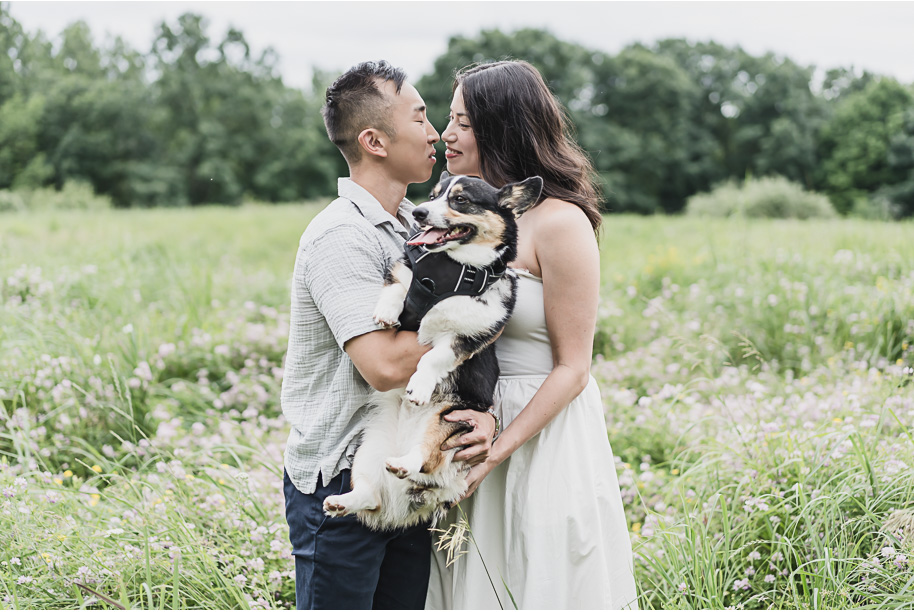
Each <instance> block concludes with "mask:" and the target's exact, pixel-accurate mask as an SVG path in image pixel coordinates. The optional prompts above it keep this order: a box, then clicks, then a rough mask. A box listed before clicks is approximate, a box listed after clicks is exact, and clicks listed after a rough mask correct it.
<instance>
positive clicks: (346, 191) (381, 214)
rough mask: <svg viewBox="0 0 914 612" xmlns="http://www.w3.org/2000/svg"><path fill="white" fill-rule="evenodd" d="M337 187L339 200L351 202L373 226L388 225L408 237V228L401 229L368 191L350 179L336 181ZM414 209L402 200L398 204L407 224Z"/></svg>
mask: <svg viewBox="0 0 914 612" xmlns="http://www.w3.org/2000/svg"><path fill="white" fill-rule="evenodd" d="M337 187H338V190H339V195H340V197H341V198H346V199H347V200H349V201H350V202H352V203H353V204H354V205H355V207H356V208H358V209H359V212H360V213H362V216H363V217H365V218H366V219H368V221H370V222H371V223H372V224H373V225H376V226H377V225H381V224H383V223H390V224H391V227H393V229H394V231H395V232H397V233H398V234H400V235H401V236H403V237H404V238H406V237H407V236H408V233H409V230H408V228H405V227H403V224H402V223H400V221H399V220H398V219H396V218H394V216H393V215H391V214H390V213H389V212H387V211H386V210H384V207H383V206H381V203H380V202H378V200H377V199H376V198H375V197H374V196H373V195H371V194H370V193H368V191H367V190H366V189H365V188H364V187H362V186H361V185H359V184H358V183H356V182H355V181H353V180H352V179H351V178H348V177H346V178H340V179H339V180H338V181H337ZM415 207H416V205H415V204H413V203H412V202H410V201H409V200H407V199H406V198H403V200H402V201H401V202H400V207H399V213H400V215H401V216H402V217H403V218H404V219H406V222H407V223H408V224H412V221H413V209H414V208H415Z"/></svg>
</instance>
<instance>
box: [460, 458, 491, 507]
mask: <svg viewBox="0 0 914 612" xmlns="http://www.w3.org/2000/svg"><path fill="white" fill-rule="evenodd" d="M494 467H495V464H494V463H492V462H490V461H483V462H482V463H478V464H476V465H475V466H473V467H472V468H470V473H469V474H467V492H466V493H464V494H463V497H461V498H460V499H459V500H457V501H458V502H462V501H463V500H465V499H466V498H468V497H469V496H470V495H472V494H473V492H474V491H476V488H477V487H478V486H479V484H480V483H481V482H482V481H483V480H484V479H485V477H486V476H488V475H489V472H491V471H492V469H493V468H494Z"/></svg>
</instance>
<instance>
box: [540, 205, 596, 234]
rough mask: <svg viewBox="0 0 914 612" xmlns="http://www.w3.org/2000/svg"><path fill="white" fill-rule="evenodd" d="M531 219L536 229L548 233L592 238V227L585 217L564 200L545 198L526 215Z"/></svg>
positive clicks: (577, 208) (579, 208) (579, 210)
mask: <svg viewBox="0 0 914 612" xmlns="http://www.w3.org/2000/svg"><path fill="white" fill-rule="evenodd" d="M530 213H534V214H533V215H531V216H532V217H533V218H532V219H531V221H533V222H534V225H535V226H536V227H537V229H541V230H548V231H549V232H550V233H554V232H560V233H562V234H565V233H571V234H581V235H584V234H590V235H591V236H593V233H594V232H593V226H591V225H590V220H589V219H588V218H587V215H586V214H585V213H584V211H583V210H581V207H580V206H578V205H577V204H572V203H571V202H568V201H566V200H559V199H557V198H546V199H545V200H543V201H542V202H540V203H539V204H537V205H536V206H535V207H534V208H533V209H531V210H530V212H528V213H527V214H530Z"/></svg>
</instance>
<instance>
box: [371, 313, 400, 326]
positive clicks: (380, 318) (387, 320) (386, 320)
mask: <svg viewBox="0 0 914 612" xmlns="http://www.w3.org/2000/svg"><path fill="white" fill-rule="evenodd" d="M373 318H374V322H375V323H377V324H378V325H380V326H381V327H383V328H385V329H390V328H392V327H396V326H397V322H398V319H397V318H396V317H388V316H385V315H382V314H378V313H375V315H374V317H373Z"/></svg>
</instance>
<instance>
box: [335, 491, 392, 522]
mask: <svg viewBox="0 0 914 612" xmlns="http://www.w3.org/2000/svg"><path fill="white" fill-rule="evenodd" d="M379 505H380V501H379V500H378V499H377V497H376V496H375V495H374V494H372V493H367V488H366V489H359V488H356V489H353V490H352V491H350V492H349V493H343V494H342V495H330V496H328V497H327V498H326V499H324V514H326V515H327V516H346V515H347V514H355V513H356V512H361V511H362V510H377V509H378V506H379Z"/></svg>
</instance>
